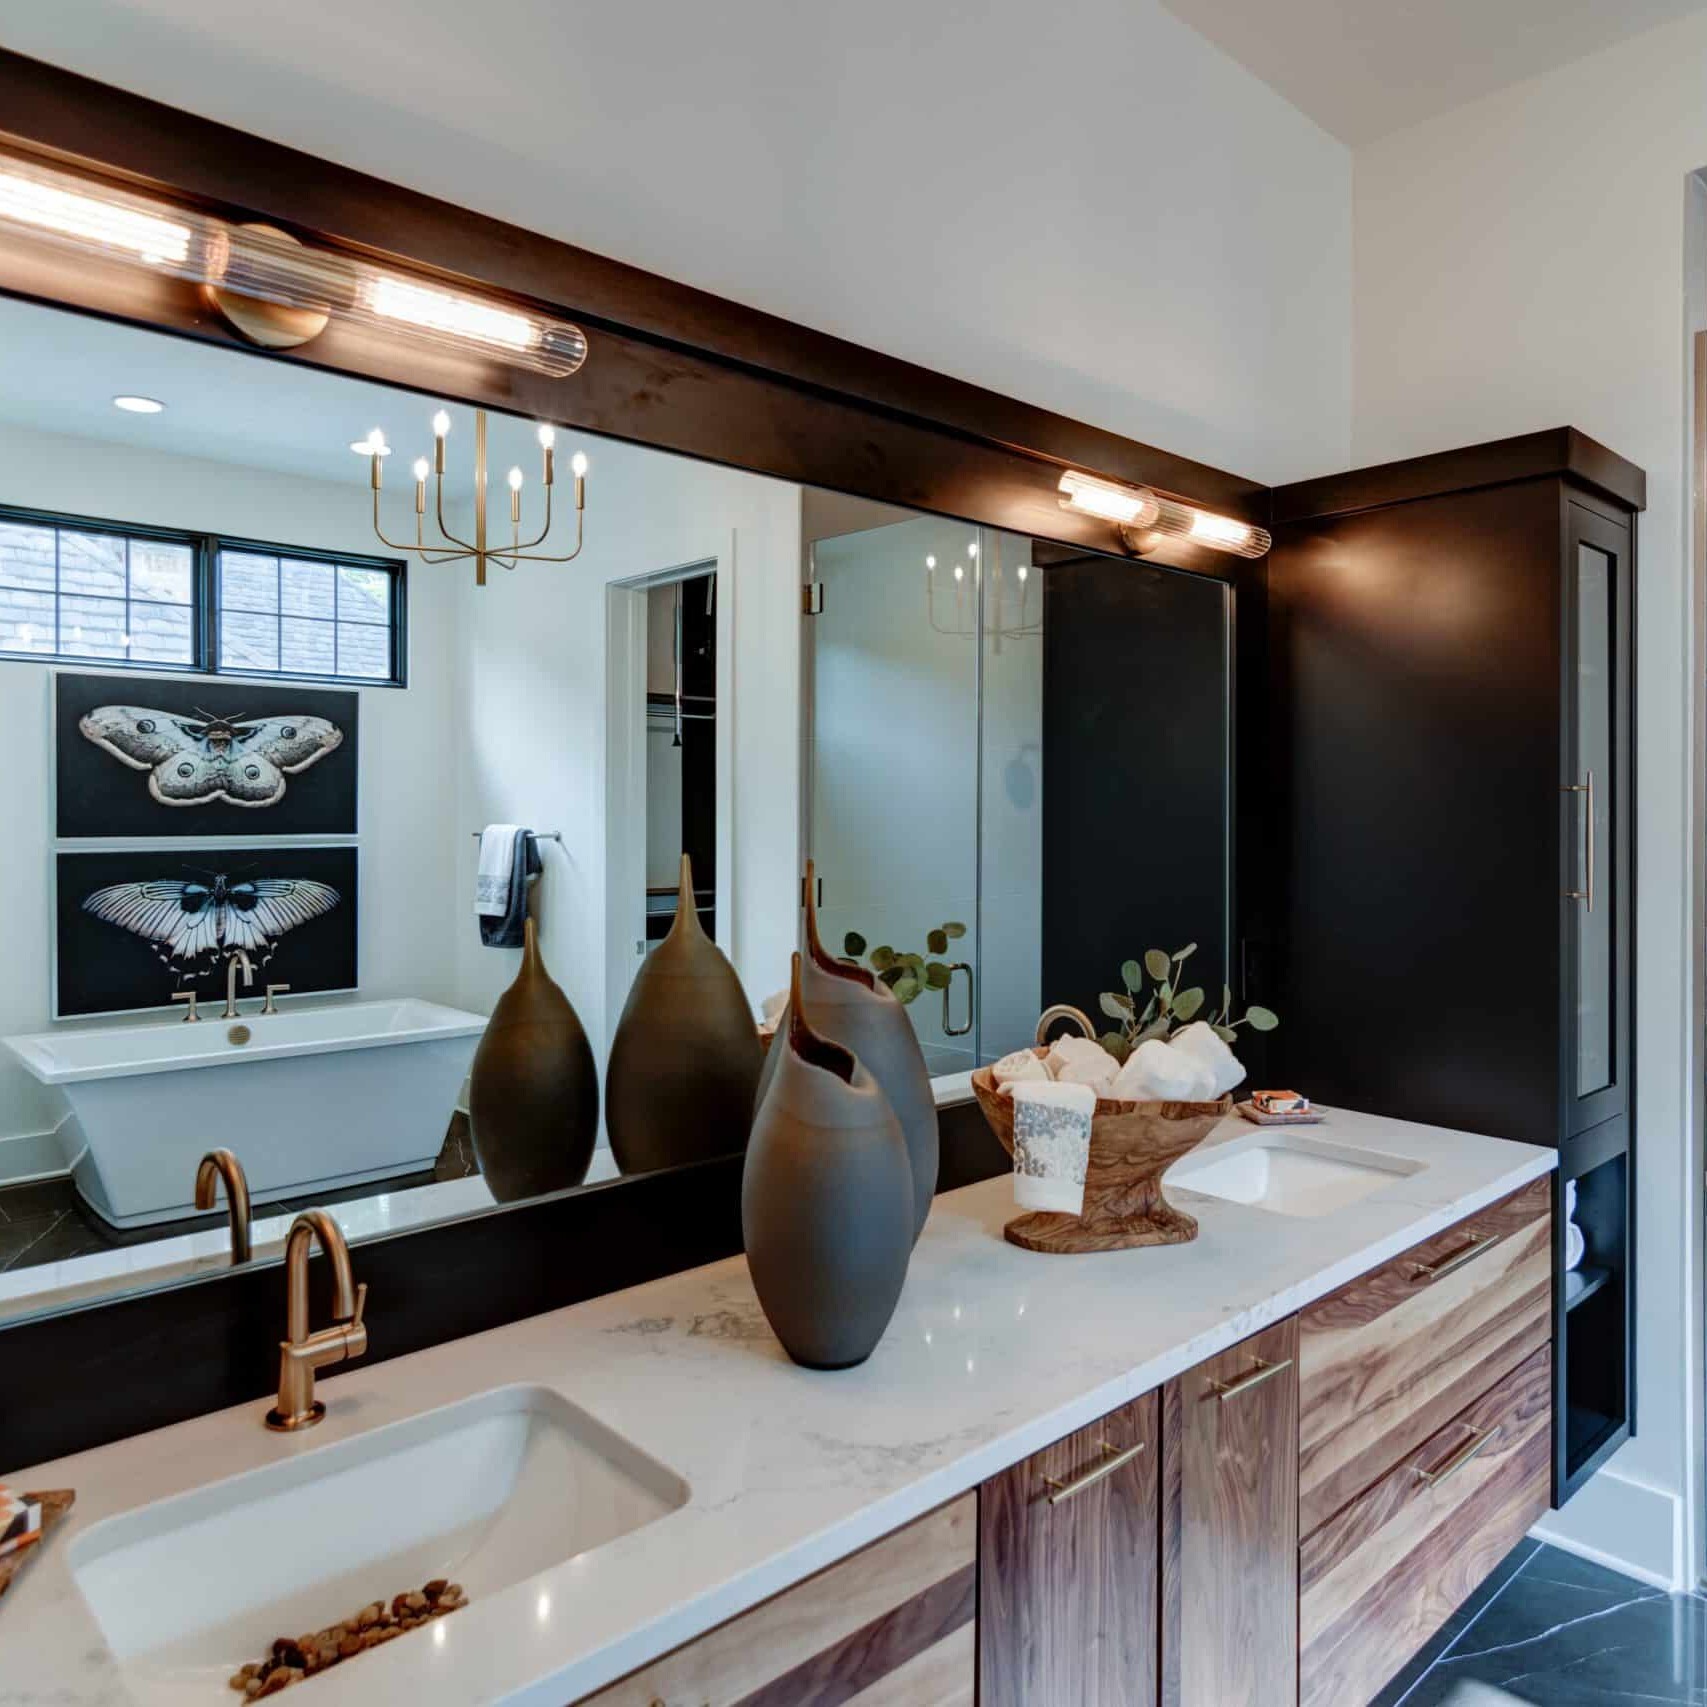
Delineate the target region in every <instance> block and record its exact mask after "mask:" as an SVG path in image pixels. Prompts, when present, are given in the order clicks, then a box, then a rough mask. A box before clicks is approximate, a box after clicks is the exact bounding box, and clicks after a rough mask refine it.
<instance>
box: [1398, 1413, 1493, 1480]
mask: <svg viewBox="0 0 1707 1707" xmlns="http://www.w3.org/2000/svg"><path fill="white" fill-rule="evenodd" d="M1464 1426H1465V1427H1466V1428H1469V1427H1470V1425H1469V1424H1468V1423H1466V1424H1465V1425H1464ZM1499 1437H1500V1431H1499V1426H1498V1424H1496V1425H1495V1426H1494V1427H1493V1428H1471V1429H1470V1438H1469V1439H1468V1440H1467V1441H1465V1442H1464V1444H1463V1445H1462V1446H1460V1447H1459V1448H1458V1450H1457V1451H1456V1452H1454V1453H1453V1454H1452V1456H1451V1457H1450V1458H1448V1459H1447V1460H1446V1462H1445V1463H1444V1464H1437V1465H1436V1466H1435V1467H1434V1469H1432V1470H1424V1469H1423V1468H1422V1467H1421V1466H1420V1465H1419V1466H1417V1468H1416V1469H1415V1470H1413V1471H1412V1474H1413V1475H1414V1476H1415V1477H1416V1479H1417V1480H1418V1481H1419V1482H1422V1483H1425V1484H1426V1485H1427V1486H1429V1487H1431V1488H1438V1487H1439V1486H1440V1484H1441V1483H1442V1482H1444V1481H1445V1480H1446V1479H1447V1478H1448V1477H1449V1476H1456V1475H1457V1474H1458V1472H1459V1471H1460V1470H1462V1469H1463V1468H1464V1466H1465V1465H1466V1464H1468V1463H1469V1462H1470V1460H1471V1459H1472V1458H1474V1457H1475V1456H1476V1454H1477V1453H1478V1452H1480V1451H1481V1450H1482V1448H1483V1447H1484V1446H1491V1445H1492V1444H1493V1442H1494V1441H1496V1440H1498V1439H1499Z"/></svg>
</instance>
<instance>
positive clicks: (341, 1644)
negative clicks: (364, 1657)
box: [338, 1631, 362, 1660]
mask: <svg viewBox="0 0 1707 1707" xmlns="http://www.w3.org/2000/svg"><path fill="white" fill-rule="evenodd" d="M361 1651H362V1639H361V1637H360V1636H357V1635H356V1634H354V1633H353V1632H352V1631H345V1633H344V1634H343V1635H342V1636H340V1637H339V1638H338V1657H339V1659H344V1660H347V1659H348V1658H349V1657H350V1655H351V1654H359V1653H360V1652H361Z"/></svg>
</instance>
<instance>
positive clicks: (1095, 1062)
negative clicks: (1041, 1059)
mask: <svg viewBox="0 0 1707 1707" xmlns="http://www.w3.org/2000/svg"><path fill="white" fill-rule="evenodd" d="M1048 1065H1049V1071H1050V1074H1051V1075H1052V1076H1053V1077H1054V1078H1055V1079H1056V1080H1057V1081H1058V1082H1059V1083H1061V1084H1064V1085H1090V1086H1091V1087H1092V1088H1093V1089H1100V1088H1101V1087H1103V1086H1106V1085H1111V1084H1113V1083H1114V1075H1115V1074H1116V1073H1118V1072H1119V1071H1120V1063H1119V1062H1118V1061H1116V1060H1115V1058H1114V1057H1113V1056H1112V1055H1110V1054H1109V1052H1108V1051H1107V1050H1106V1049H1104V1048H1103V1046H1102V1045H1101V1044H1100V1043H1098V1042H1097V1040H1096V1039H1095V1038H1094V1037H1060V1038H1057V1039H1056V1040H1055V1047H1054V1048H1053V1049H1051V1050H1050V1051H1049V1055H1048Z"/></svg>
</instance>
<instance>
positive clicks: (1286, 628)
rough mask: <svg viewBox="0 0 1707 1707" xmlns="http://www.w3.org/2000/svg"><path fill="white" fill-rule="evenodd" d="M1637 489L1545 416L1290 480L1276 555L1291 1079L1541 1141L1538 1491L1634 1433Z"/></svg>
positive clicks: (1284, 1037)
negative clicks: (1478, 438)
mask: <svg viewBox="0 0 1707 1707" xmlns="http://www.w3.org/2000/svg"><path fill="white" fill-rule="evenodd" d="M1644 496H1645V479H1644V476H1643V474H1642V471H1641V470H1640V469H1638V468H1636V467H1634V466H1633V465H1632V464H1630V463H1628V462H1625V461H1624V460H1623V459H1622V458H1620V457H1618V456H1615V455H1614V454H1613V453H1612V452H1610V451H1608V450H1606V449H1605V448H1604V447H1603V446H1600V445H1597V444H1595V443H1594V441H1593V440H1591V439H1588V438H1586V437H1585V436H1584V435H1582V434H1581V433H1578V432H1576V431H1574V430H1573V429H1569V428H1561V429H1558V430H1555V431H1550V432H1544V433H1533V434H1528V435H1526V436H1524V437H1522V438H1516V439H1506V440H1501V441H1499V442H1498V443H1494V444H1488V445H1479V446H1475V447H1472V448H1470V449H1466V450H1460V451H1452V452H1447V453H1445V454H1442V455H1438V456H1429V457H1420V458H1416V459H1414V460H1412V461H1408V462H1402V463H1393V464H1388V465H1385V466H1383V467H1379V468H1370V469H1362V470H1358V471H1356V472H1354V473H1351V474H1345V475H1336V476H1332V477H1330V478H1327V479H1322V480H1314V481H1307V482H1304V483H1301V484H1299V485H1295V486H1290V487H1283V488H1281V489H1280V490H1279V491H1278V492H1277V493H1276V494H1275V526H1274V536H1275V543H1274V550H1273V553H1272V555H1271V557H1270V559H1269V612H1268V620H1269V645H1270V683H1271V700H1270V710H1271V725H1270V731H1269V734H1270V744H1271V749H1272V751H1273V752H1274V753H1275V754H1276V755H1278V760H1277V768H1276V771H1275V773H1274V776H1273V779H1272V785H1273V786H1272V798H1271V799H1270V800H1269V802H1268V803H1267V809H1268V812H1269V815H1270V820H1271V828H1272V831H1273V843H1272V845H1273V847H1274V849H1275V854H1276V864H1275V867H1274V870H1273V872H1272V873H1271V882H1272V886H1273V887H1272V895H1271V908H1272V915H1273V917H1274V918H1275V919H1276V920H1277V921H1278V926H1279V929H1278V936H1279V940H1278V942H1277V943H1276V944H1275V945H1274V948H1275V951H1276V952H1275V954H1274V964H1275V968H1276V970H1277V972H1278V980H1279V988H1278V990H1277V991H1276V994H1275V1005H1276V1006H1277V1007H1278V1008H1279V1010H1280V1012H1281V1015H1282V1019H1283V1028H1282V1030H1281V1031H1280V1032H1279V1033H1277V1034H1276V1036H1275V1040H1274V1041H1275V1043H1276V1044H1277V1045H1278V1046H1279V1048H1280V1050H1281V1061H1282V1065H1283V1069H1284V1075H1285V1077H1286V1079H1287V1081H1288V1082H1289V1083H1295V1084H1296V1085H1297V1086H1298V1087H1299V1088H1300V1089H1301V1090H1304V1091H1306V1092H1308V1093H1309V1094H1310V1095H1311V1096H1313V1097H1315V1098H1317V1099H1318V1100H1320V1101H1322V1102H1326V1103H1337V1104H1340V1105H1341V1106H1344V1107H1350V1108H1362V1109H1370V1110H1375V1111H1379V1112H1381V1113H1386V1114H1394V1115H1398V1116H1401V1117H1403V1118H1405V1119H1410V1120H1420V1121H1429V1122H1433V1123H1436V1124H1439V1125H1442V1126H1454V1127H1461V1128H1465V1129H1468V1130H1471V1131H1479V1132H1486V1133H1492V1134H1494V1135H1495V1136H1498V1137H1506V1138H1517V1139H1522V1140H1525V1141H1526V1142H1529V1143H1533V1144H1547V1145H1554V1146H1557V1148H1558V1149H1559V1151H1560V1168H1559V1173H1558V1176H1557V1181H1556V1184H1555V1211H1556V1213H1555V1217H1554V1221H1555V1245H1556V1252H1555V1278H1556V1282H1557V1284H1556V1286H1555V1291H1554V1308H1555V1311H1556V1318H1557V1319H1556V1328H1557V1333H1556V1341H1557V1346H1558V1357H1557V1359H1556V1366H1555V1367H1556V1380H1557V1393H1556V1401H1557V1402H1556V1407H1555V1408H1556V1421H1557V1440H1556V1448H1555V1467H1554V1500H1555V1503H1556V1504H1562V1503H1563V1502H1564V1501H1565V1500H1566V1499H1567V1498H1569V1497H1570V1495H1571V1494H1572V1493H1573V1492H1574V1491H1575V1490H1576V1488H1577V1487H1578V1486H1579V1485H1580V1484H1581V1483H1582V1482H1583V1481H1584V1480H1585V1479H1586V1478H1587V1477H1588V1476H1589V1475H1591V1474H1592V1473H1593V1471H1594V1470H1595V1469H1596V1468H1597V1467H1598V1466H1599V1465H1600V1464H1601V1463H1602V1462H1604V1460H1605V1459H1606V1458H1607V1456H1609V1455H1610V1454H1611V1453H1612V1452H1613V1451H1614V1450H1615V1449H1616V1448H1617V1447H1618V1446H1619V1445H1621V1444H1622V1443H1623V1442H1624V1441H1625V1440H1626V1439H1628V1438H1629V1436H1630V1434H1631V1433H1632V1431H1633V1429H1634V1426H1635V1391H1634V1381H1633V1368H1634V1349H1635V1348H1634V1333H1633V1329H1634V1314H1633V1312H1634V1279H1635V1260H1634V1259H1635V1245H1634V1235H1635V1227H1634V1220H1633V1206H1634V1175H1633V1171H1632V1170H1633V1167H1634V1162H1635V1147H1634V1125H1633V1113H1634V1103H1633V1072H1632V1068H1633V1061H1632V1048H1633V1042H1634V1029H1633V1024H1632V1017H1633V1016H1632V996H1633V980H1632V970H1633V968H1632V941H1631V925H1632V918H1631V883H1632V875H1633V869H1634V860H1633V851H1634V850H1633V845H1632V829H1631V818H1632V803H1633V794H1632V771H1633V765H1634V729H1633V708H1634V695H1633V678H1634V664H1635V658H1634V644H1633V641H1634V634H1633V606H1634V598H1635V587H1634V571H1635V556H1634V534H1635V514H1636V512H1637V511H1639V510H1640V509H1641V508H1642V506H1643V502H1644ZM1567 1186H1574V1187H1575V1192H1574V1196H1575V1202H1576V1216H1575V1221H1576V1225H1577V1226H1578V1227H1579V1228H1580V1229H1581V1231H1582V1233H1583V1236H1584V1239H1585V1242H1586V1254H1585V1256H1584V1258H1583V1260H1582V1262H1581V1264H1580V1265H1579V1267H1578V1268H1577V1269H1576V1270H1574V1271H1571V1272H1567V1271H1566V1269H1565V1266H1564V1264H1565V1237H1566V1216H1565V1212H1564V1211H1565V1193H1566V1188H1567Z"/></svg>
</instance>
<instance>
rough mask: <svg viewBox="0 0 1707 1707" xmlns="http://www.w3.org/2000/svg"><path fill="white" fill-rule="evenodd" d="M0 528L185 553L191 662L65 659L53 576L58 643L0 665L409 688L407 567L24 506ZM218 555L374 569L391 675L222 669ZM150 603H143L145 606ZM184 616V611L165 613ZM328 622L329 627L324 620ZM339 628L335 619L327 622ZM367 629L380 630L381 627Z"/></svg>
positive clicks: (3, 508) (2, 652)
mask: <svg viewBox="0 0 1707 1707" xmlns="http://www.w3.org/2000/svg"><path fill="white" fill-rule="evenodd" d="M0 522H6V523H15V524H17V525H19V526H23V527H50V528H54V529H57V530H59V531H62V532H68V533H105V534H117V535H120V536H122V537H123V538H126V539H146V540H161V541H164V542H166V543H168V544H172V545H187V546H188V547H189V548H190V578H191V585H190V607H189V608H190V660H189V662H188V663H182V664H180V663H174V662H172V661H171V660H170V659H161V658H107V657H99V656H95V655H91V654H89V653H83V652H66V651H63V650H61V649H60V647H59V644H58V638H57V636H58V612H59V601H60V599H61V597H62V596H63V594H62V592H61V590H60V587H59V576H58V573H57V571H56V573H55V576H54V614H55V625H54V630H55V643H54V649H53V650H52V651H51V652H46V651H42V650H40V649H36V648H32V649H31V650H29V651H27V652H25V651H19V650H17V649H16V648H13V647H9V646H5V645H3V644H0V663H8V664H12V663H17V664H31V663H34V664H61V665H65V666H67V667H69V668H73V669H101V670H108V669H110V670H134V671H136V672H137V674H138V675H178V676H218V677H222V678H225V679H228V680H229V679H233V678H245V677H246V678H248V679H250V680H253V681H261V682H303V683H309V684H312V683H315V682H319V683H324V684H330V685H333V686H337V687H354V688H406V687H407V686H408V685H409V638H408V614H409V565H408V562H407V561H406V560H405V559H403V558H399V557H375V556H372V555H371V554H368V553H365V552H357V551H316V550H314V549H312V548H310V547H308V546H301V545H282V544H279V543H278V542H276V541H273V540H261V539H247V538H242V537H240V536H238V535H236V534H226V533H212V532H209V531H207V530H206V529H200V528H173V527H162V526H158V525H156V524H154V523H149V522H123V521H116V520H114V519H113V518H112V517H110V516H79V515H71V514H69V513H67V512H65V511H61V510H43V509H38V508H35V507H33V506H31V505H27V504H0ZM222 551H249V552H256V553H259V554H262V555H264V556H268V557H277V558H280V559H284V558H291V559H294V560H296V561H298V562H307V563H329V564H331V565H333V566H334V567H336V566H338V565H340V564H342V565H344V566H346V567H348V568H351V569H377V570H380V571H382V572H383V573H384V574H386V575H387V576H388V577H389V582H390V598H389V604H388V607H387V609H388V614H389V618H390V637H391V670H390V673H389V674H388V675H385V676H346V675H317V674H315V673H313V672H310V671H299V670H258V669H251V668H247V667H239V666H235V665H234V666H231V667H229V668H228V667H226V666H225V665H224V664H223V663H222V661H221V658H220V653H219V610H220V604H219V594H220V574H219V555H220V553H221V552H222ZM144 602H148V601H144ZM167 608H170V609H182V608H183V607H182V606H168V607H167ZM321 620H327V619H321ZM330 620H332V621H333V622H334V624H335V623H336V620H337V619H336V618H335V617H334V618H332V619H330ZM370 626H373V627H377V626H378V624H372V625H370Z"/></svg>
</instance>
